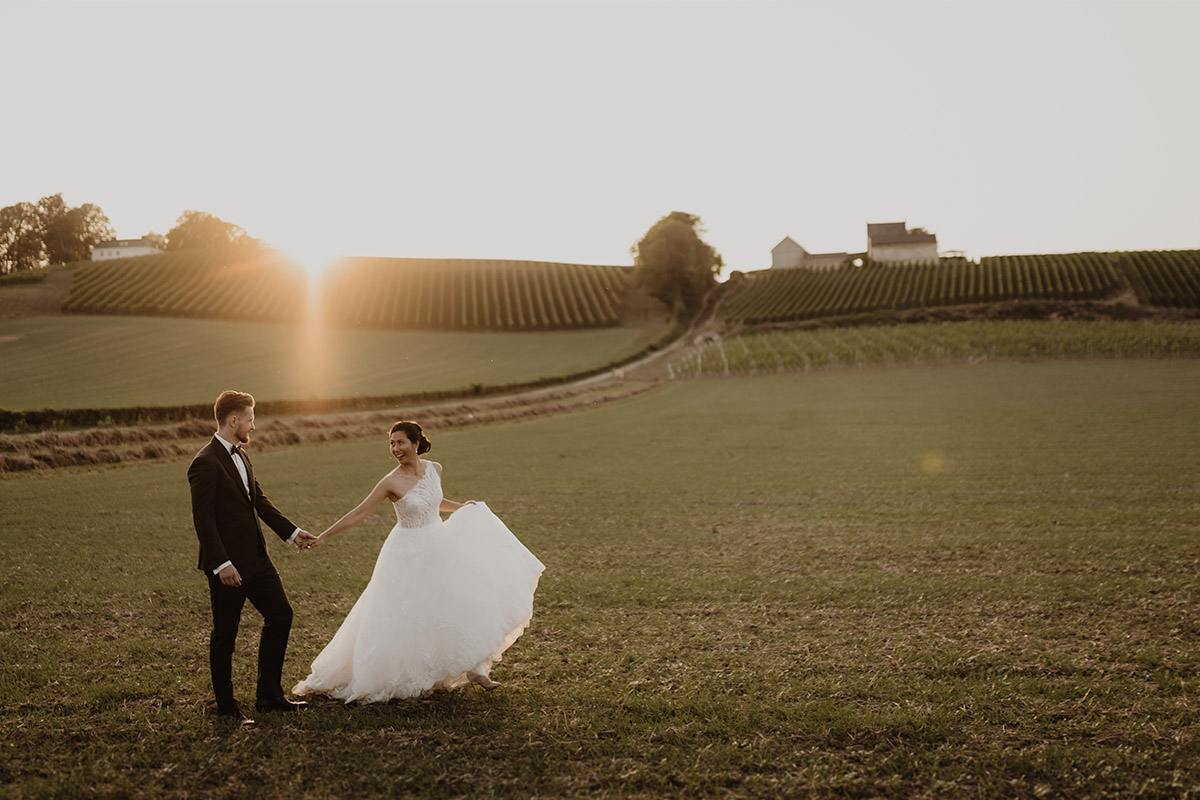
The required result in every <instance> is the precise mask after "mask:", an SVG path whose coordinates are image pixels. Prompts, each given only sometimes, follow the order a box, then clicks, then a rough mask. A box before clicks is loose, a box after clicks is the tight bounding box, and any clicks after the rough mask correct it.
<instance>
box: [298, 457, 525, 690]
mask: <svg viewBox="0 0 1200 800" xmlns="http://www.w3.org/2000/svg"><path fill="white" fill-rule="evenodd" d="M424 463H425V473H424V474H423V475H422V476H421V477H420V478H419V479H418V480H417V482H416V484H414V485H413V487H412V488H411V489H409V490H408V492H407V493H406V494H405V495H404V497H402V498H400V499H399V500H397V501H396V503H395V504H394V505H395V508H396V527H394V528H392V532H391V533H390V534H388V537H387V540H386V541H385V542H384V543H383V547H382V548H381V549H380V551H379V559H378V560H377V561H376V562H375V572H374V573H373V574H372V575H371V581H370V582H369V583H368V584H367V588H366V589H364V590H363V593H362V595H361V596H360V597H359V598H358V601H357V602H356V603H355V604H354V607H353V608H352V609H350V613H349V614H348V615H347V616H346V619H345V621H344V622H343V623H342V626H341V627H340V628H338V631H337V633H335V634H334V635H333V639H331V640H330V642H329V644H328V645H326V646H325V649H324V650H322V651H321V653H320V655H318V656H317V657H316V659H315V660H314V661H313V663H312V668H311V674H310V675H309V676H308V677H307V678H305V679H304V680H302V681H300V683H298V684H296V687H295V688H294V689H292V693H293V694H297V695H305V694H312V693H320V694H327V695H330V696H332V697H336V698H339V699H341V700H345V701H346V702H350V701H352V700H361V701H364V702H378V701H384V700H390V699H392V698H398V697H415V696H417V695H419V694H422V693H424V692H427V691H429V690H431V689H437V688H442V689H453V688H455V687H458V686H463V685H464V684H466V683H468V682H469V678H468V673H478V674H481V675H487V674H488V672H489V670H491V668H492V665H494V664H495V663H496V662H498V661H500V656H501V654H502V653H503V652H504V651H505V650H507V649H508V647H509V645H511V644H512V643H513V642H515V641H516V640H517V637H519V636H520V635H521V633H522V632H523V631H524V630H525V627H526V626H527V625H528V624H529V620H530V618H531V617H532V616H533V593H534V590H535V589H537V583H538V578H539V577H540V576H541V574H542V570H543V569H545V567H544V566H543V564H542V562H541V561H539V560H538V559H537V557H536V556H534V555H533V554H532V553H530V552H529V550H527V549H526V548H525V546H524V545H523V544H521V543H520V542H519V541H517V538H516V537H515V536H513V534H512V532H511V531H509V529H508V528H507V527H506V526H505V525H504V523H503V522H501V521H500V519H499V518H498V517H497V516H496V515H495V514H493V513H492V512H491V510H490V509H488V507H487V506H486V505H484V504H482V503H476V504H474V505H467V506H463V507H462V508H460V509H458V510H457V511H455V512H454V513H453V514H451V515H450V518H449V519H447V520H446V521H445V522H442V519H441V517H440V516H439V514H438V506H439V504H440V503H441V502H442V481H441V477H440V476H439V475H438V471H437V469H436V468H435V467H434V465H433V464H432V463H430V462H428V461H426V462H424Z"/></svg>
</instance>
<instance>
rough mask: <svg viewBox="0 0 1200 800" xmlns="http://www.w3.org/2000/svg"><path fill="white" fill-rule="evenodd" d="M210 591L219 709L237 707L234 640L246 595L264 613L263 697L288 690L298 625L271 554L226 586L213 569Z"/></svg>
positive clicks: (211, 643)
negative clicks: (289, 657) (286, 666)
mask: <svg viewBox="0 0 1200 800" xmlns="http://www.w3.org/2000/svg"><path fill="white" fill-rule="evenodd" d="M208 593H209V597H210V598H211V600H212V615H213V628H212V637H211V638H210V639H209V641H208V666H209V669H210V670H211V671H212V685H213V692H214V693H215V694H216V697H217V710H219V711H229V710H231V709H233V708H235V707H236V705H237V702H236V700H235V699H234V696H233V645H234V642H235V641H236V640H237V632H238V626H239V624H240V623H241V621H242V608H243V607H244V606H245V604H246V601H247V600H249V601H250V604H251V605H253V606H254V608H255V609H257V611H258V613H259V614H262V618H263V628H262V636H261V638H260V639H259V642H258V689H257V693H256V699H257V700H258V701H264V700H275V699H278V698H281V697H283V696H284V694H283V686H282V685H280V681H281V680H282V676H283V655H284V652H285V651H286V650H287V643H288V635H289V634H290V633H291V631H292V605H291V603H289V602H288V598H287V593H286V592H284V591H283V581H281V580H280V579H279V573H278V572H276V571H275V565H274V564H272V563H271V562H270V561H269V560H266V561H265V562H260V564H259V568H258V569H256V570H255V571H254V573H253V574H251V575H246V574H243V575H242V585H241V586H226V585H225V584H223V583H221V579H220V578H218V577H217V576H216V575H213V574H212V573H211V572H210V573H208Z"/></svg>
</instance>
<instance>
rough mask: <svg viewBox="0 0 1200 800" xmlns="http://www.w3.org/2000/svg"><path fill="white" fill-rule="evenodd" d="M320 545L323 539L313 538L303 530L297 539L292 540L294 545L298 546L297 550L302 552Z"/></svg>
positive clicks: (297, 535)
mask: <svg viewBox="0 0 1200 800" xmlns="http://www.w3.org/2000/svg"><path fill="white" fill-rule="evenodd" d="M320 543H321V537H319V536H313V535H312V534H311V533H309V532H308V531H306V530H301V531H300V532H299V533H297V534H296V538H295V539H293V540H292V544H294V545H296V549H297V550H300V551H301V552H303V551H305V550H308V549H310V548H313V547H316V546H317V545H319V544H320Z"/></svg>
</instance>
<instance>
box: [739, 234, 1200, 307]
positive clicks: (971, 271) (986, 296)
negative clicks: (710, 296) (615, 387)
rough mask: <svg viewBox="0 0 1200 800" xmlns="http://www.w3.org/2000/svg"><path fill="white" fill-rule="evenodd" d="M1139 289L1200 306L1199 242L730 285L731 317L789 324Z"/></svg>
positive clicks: (776, 276) (769, 277)
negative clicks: (1176, 246)
mask: <svg viewBox="0 0 1200 800" xmlns="http://www.w3.org/2000/svg"><path fill="white" fill-rule="evenodd" d="M1122 292H1129V293H1130V294H1132V295H1135V296H1136V298H1137V301H1138V302H1139V303H1141V304H1144V305H1149V306H1154V307H1161V308H1177V309H1200V250H1145V251H1130V252H1120V253H1061V254H1050V255H1019V256H993V257H986V258H982V259H980V260H979V262H978V263H975V262H971V261H967V260H966V259H962V258H943V259H941V260H940V261H939V262H938V263H935V264H913V265H890V264H868V265H866V266H862V267H855V266H852V265H849V264H847V265H843V266H841V267H838V268H836V269H831V270H811V269H770V270H761V271H758V272H751V273H749V274H747V275H746V276H745V278H744V279H743V280H742V281H741V282H740V283H738V284H736V285H732V286H731V287H730V290H729V294H728V296H727V297H726V299H725V300H724V302H723V303H722V305H721V314H722V315H723V316H724V317H725V319H727V320H730V321H741V322H749V323H762V322H784V321H789V320H802V319H816V318H820V317H830V316H839V315H851V314H861V313H866V312H872V311H881V310H903V309H912V308H936V307H938V306H953V305H961V304H972V303H1000V302H1004V301H1013V300H1060V301H1081V300H1098V299H1101V298H1109V297H1114V296H1116V295H1119V294H1121V293H1122Z"/></svg>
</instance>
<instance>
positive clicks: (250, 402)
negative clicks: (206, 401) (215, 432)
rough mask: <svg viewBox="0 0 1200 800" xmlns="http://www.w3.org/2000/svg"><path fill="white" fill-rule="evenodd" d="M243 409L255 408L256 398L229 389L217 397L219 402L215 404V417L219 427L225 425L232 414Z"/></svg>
mask: <svg viewBox="0 0 1200 800" xmlns="http://www.w3.org/2000/svg"><path fill="white" fill-rule="evenodd" d="M243 408H254V396H253V395H251V394H248V393H247V392H235V391H233V390H232V389H229V390H227V391H224V392H221V394H219V395H218V396H217V402H216V403H213V416H214V417H216V418H217V424H218V425H224V424H225V420H226V419H228V417H229V415H230V414H232V413H234V412H235V411H241V410H242V409H243Z"/></svg>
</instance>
